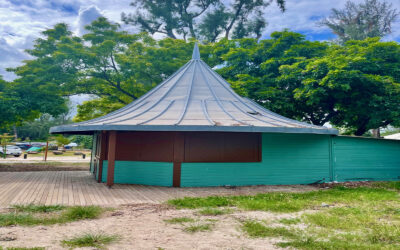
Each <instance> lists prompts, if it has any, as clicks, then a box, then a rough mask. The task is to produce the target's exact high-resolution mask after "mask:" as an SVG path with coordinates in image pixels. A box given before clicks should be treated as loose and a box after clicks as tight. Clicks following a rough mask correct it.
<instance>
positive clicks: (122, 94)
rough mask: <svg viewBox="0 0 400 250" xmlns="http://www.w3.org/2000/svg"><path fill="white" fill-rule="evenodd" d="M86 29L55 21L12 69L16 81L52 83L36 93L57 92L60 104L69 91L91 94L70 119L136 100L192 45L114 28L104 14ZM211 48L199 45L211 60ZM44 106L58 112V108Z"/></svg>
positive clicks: (184, 57) (179, 63)
mask: <svg viewBox="0 0 400 250" xmlns="http://www.w3.org/2000/svg"><path fill="white" fill-rule="evenodd" d="M86 29H87V30H88V33H87V34H85V35H83V36H82V37H76V36H73V35H72V33H71V32H70V31H69V30H68V27H67V26H66V25H65V24H57V25H55V27H54V28H52V29H49V30H47V31H45V32H43V34H45V36H44V38H40V39H37V40H36V41H35V47H34V48H33V49H32V50H29V53H30V54H31V55H32V56H34V59H32V60H30V61H27V62H26V63H25V64H24V65H22V66H20V67H17V68H15V69H12V70H13V71H14V72H15V73H16V74H17V75H18V76H19V79H18V82H21V83H22V82H23V83H24V84H33V83H34V84H36V86H41V87H42V86H46V87H47V86H51V87H52V88H53V90H54V91H53V92H51V93H46V91H43V92H41V93H43V94H48V96H46V97H44V98H43V99H46V98H50V97H57V98H61V100H63V102H64V104H65V100H64V99H63V98H65V97H68V96H70V95H75V94H88V95H91V96H92V97H93V99H92V100H89V101H86V102H85V103H83V105H81V106H80V107H78V115H77V117H75V121H83V120H87V119H91V118H95V117H98V116H101V115H104V114H105V113H108V112H111V111H113V110H115V109H118V108H120V107H123V106H125V105H126V104H128V103H130V102H132V101H133V100H135V99H137V98H138V97H140V96H141V95H143V94H144V93H146V92H147V91H148V90H149V89H151V88H153V87H154V86H156V85H157V84H159V83H161V82H162V81H163V80H165V79H166V78H167V77H168V76H169V75H171V74H172V73H174V72H175V71H176V70H177V69H178V68H179V67H181V66H182V65H183V64H184V63H186V62H187V61H188V60H189V59H190V57H191V53H192V49H193V42H191V43H186V42H185V41H183V40H175V39H171V38H167V39H162V40H158V41H157V40H154V39H153V38H151V37H150V36H148V35H147V34H144V33H140V34H128V33H127V32H125V31H119V30H118V25H116V24H113V23H110V22H109V21H108V20H107V19H105V18H103V17H101V18H99V19H98V20H96V21H94V22H93V23H92V24H91V25H88V26H87V27H86ZM210 48H211V46H210V45H209V46H200V49H201V50H202V56H203V57H204V58H205V60H206V61H211V60H214V58H213V57H212V56H210V52H211V49H210ZM42 88H43V87H42ZM43 90H46V88H43ZM35 91H37V90H35ZM45 107H46V106H45ZM54 107H55V108H56V107H58V106H56V105H54ZM43 110H44V109H43ZM46 111H49V112H46V113H50V114H52V115H53V116H57V115H59V114H60V113H61V111H62V110H60V109H59V108H57V111H60V112H59V113H58V114H56V113H55V112H53V113H51V112H50V111H52V110H51V109H50V107H49V109H48V110H47V109H46ZM36 117H38V116H36Z"/></svg>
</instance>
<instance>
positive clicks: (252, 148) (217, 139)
mask: <svg viewBox="0 0 400 250" xmlns="http://www.w3.org/2000/svg"><path fill="white" fill-rule="evenodd" d="M105 155H107V153H106V154H105ZM116 160H120V161H155V162H259V161H261V134H260V133H226V132H153V131H151V132H139V131H133V132H118V135H117V148H116Z"/></svg>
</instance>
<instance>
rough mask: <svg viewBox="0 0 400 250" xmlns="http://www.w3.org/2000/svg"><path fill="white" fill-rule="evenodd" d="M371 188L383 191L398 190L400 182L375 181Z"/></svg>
mask: <svg viewBox="0 0 400 250" xmlns="http://www.w3.org/2000/svg"><path fill="white" fill-rule="evenodd" d="M371 186H373V187H377V188H384V189H393V190H400V181H376V182H371Z"/></svg>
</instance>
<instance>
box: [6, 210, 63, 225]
mask: <svg viewBox="0 0 400 250" xmlns="http://www.w3.org/2000/svg"><path fill="white" fill-rule="evenodd" d="M55 223H57V222H56V220H54V221H53V220H50V219H45V218H38V217H34V216H33V215H32V214H18V213H7V214H0V227H7V226H14V225H20V226H34V225H49V224H55Z"/></svg>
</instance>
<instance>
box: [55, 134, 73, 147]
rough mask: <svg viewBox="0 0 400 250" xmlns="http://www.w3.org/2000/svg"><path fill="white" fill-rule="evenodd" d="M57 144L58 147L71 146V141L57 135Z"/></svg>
mask: <svg viewBox="0 0 400 250" xmlns="http://www.w3.org/2000/svg"><path fill="white" fill-rule="evenodd" d="M56 142H57V146H59V147H62V146H64V145H67V144H69V143H70V142H71V141H70V140H69V139H68V138H67V137H64V136H63V135H57V136H56Z"/></svg>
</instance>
